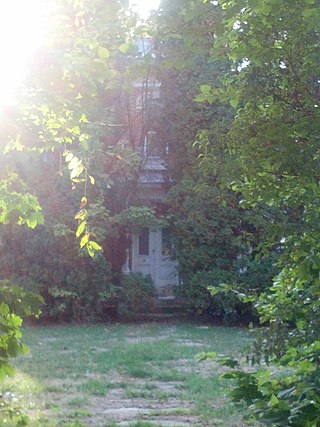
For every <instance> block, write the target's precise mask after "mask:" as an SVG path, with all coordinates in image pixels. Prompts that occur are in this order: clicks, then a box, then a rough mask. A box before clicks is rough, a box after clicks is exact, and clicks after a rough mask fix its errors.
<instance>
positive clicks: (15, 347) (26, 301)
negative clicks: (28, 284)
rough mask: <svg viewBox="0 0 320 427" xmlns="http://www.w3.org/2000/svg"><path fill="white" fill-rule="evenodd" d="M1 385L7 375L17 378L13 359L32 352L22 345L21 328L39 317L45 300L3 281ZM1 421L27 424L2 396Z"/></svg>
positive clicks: (0, 283)
mask: <svg viewBox="0 0 320 427" xmlns="http://www.w3.org/2000/svg"><path fill="white" fill-rule="evenodd" d="M0 301H1V303H0V382H2V381H3V379H4V378H5V377H6V376H7V375H12V374H13V367H12V366H11V365H10V359H11V358H13V357H16V356H18V355H19V354H25V353H27V352H28V348H27V346H26V345H25V344H23V343H22V340H21V338H22V333H21V325H22V319H23V318H25V317H31V316H39V314H40V307H41V306H42V304H43V300H42V298H41V297H40V296H39V295H37V294H35V293H34V292H26V291H24V290H23V289H21V288H19V287H18V286H16V285H13V284H12V283H11V282H10V281H9V280H1V281H0ZM0 416H1V420H5V419H6V418H8V419H10V420H11V421H12V422H15V425H17V426H23V425H26V423H27V417H26V416H24V415H23V414H22V413H21V411H20V408H19V405H17V404H15V402H12V401H10V399H9V400H8V399H7V396H6V395H0Z"/></svg>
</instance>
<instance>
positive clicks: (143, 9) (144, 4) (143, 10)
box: [130, 0, 160, 19]
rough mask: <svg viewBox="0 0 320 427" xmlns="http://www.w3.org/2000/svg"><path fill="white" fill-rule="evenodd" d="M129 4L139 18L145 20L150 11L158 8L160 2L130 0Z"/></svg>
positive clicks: (153, 0) (156, 0) (155, 0)
mask: <svg viewBox="0 0 320 427" xmlns="http://www.w3.org/2000/svg"><path fill="white" fill-rule="evenodd" d="M130 3H131V6H132V7H133V9H134V10H135V11H136V12H137V13H138V14H139V16H140V18H141V19H146V18H148V16H149V14H150V11H151V10H153V9H157V8H158V7H159V3H160V0H130Z"/></svg>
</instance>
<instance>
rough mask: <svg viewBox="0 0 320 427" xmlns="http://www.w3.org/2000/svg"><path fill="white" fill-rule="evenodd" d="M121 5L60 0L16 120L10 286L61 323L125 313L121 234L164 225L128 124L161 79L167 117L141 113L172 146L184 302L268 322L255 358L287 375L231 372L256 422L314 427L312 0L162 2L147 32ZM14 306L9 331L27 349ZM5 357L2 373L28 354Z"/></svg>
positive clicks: (1, 218) (9, 160)
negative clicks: (148, 41)
mask: <svg viewBox="0 0 320 427" xmlns="http://www.w3.org/2000/svg"><path fill="white" fill-rule="evenodd" d="M59 3H60V2H59ZM124 3H125V2H123V4H124ZM123 4H122V2H120V1H116V0H113V1H109V2H104V1H100V0H96V1H95V2H89V1H82V2H78V1H71V0H70V1H68V2H61V3H60V6H61V8H62V9H60V10H59V13H58V14H57V16H56V17H55V20H56V25H55V30H56V32H55V33H53V34H52V35H51V37H50V38H49V41H48V43H47V46H45V47H44V49H43V52H42V53H41V55H38V61H37V62H36V64H35V69H34V70H33V73H32V74H31V76H30V78H29V80H28V81H27V82H26V86H25V88H24V89H23V90H21V100H20V103H19V109H18V110H15V111H10V112H7V116H6V117H7V119H6V121H5V122H4V124H3V129H2V130H1V136H2V138H1V144H2V145H3V147H4V151H5V154H2V155H1V156H2V157H1V162H2V164H3V165H5V167H4V168H2V169H1V172H0V173H1V176H0V178H1V180H0V222H1V223H3V224H5V226H3V227H2V228H1V230H0V232H1V236H0V238H1V241H0V243H1V246H0V252H1V257H0V259H1V261H0V262H1V276H2V277H1V278H3V279H4V278H8V279H10V280H11V281H12V282H13V283H18V282H19V283H20V284H22V285H23V286H24V287H25V289H26V291H28V292H29V291H34V290H37V291H40V292H41V293H42V295H43V296H44V297H45V299H46V301H47V303H49V305H47V308H45V309H44V310H45V313H46V315H47V317H50V318H53V319H57V320H61V319H63V320H67V319H68V318H69V319H70V318H72V319H74V320H93V317H92V313H93V310H92V309H93V307H94V317H95V319H103V318H105V316H106V311H105V310H106V307H110V305H111V306H112V305H113V304H114V301H115V300H117V301H118V302H119V298H120V297H119V295H120V294H119V285H120V284H121V283H123V282H122V280H123V279H122V278H121V265H122V262H123V259H124V258H123V257H124V249H125V245H126V244H127V242H126V239H127V234H128V233H127V231H128V227H129V226H130V227H141V226H143V225H144V224H148V222H150V221H155V218H154V215H153V213H154V212H153V210H152V209H149V208H147V207H142V206H139V203H140V201H139V200H138V199H137V198H135V197H134V196H133V195H134V193H135V192H134V189H135V188H136V187H135V186H136V184H137V176H138V170H139V164H140V160H139V153H138V150H137V145H136V141H135V140H134V138H133V137H132V135H131V134H130V129H129V130H128V129H124V127H123V111H124V110H125V108H126V107H127V106H128V100H129V98H130V90H131V88H132V83H133V82H134V80H135V79H136V78H137V76H139V75H148V73H150V67H152V72H153V73H155V74H156V75H157V78H159V79H160V80H161V83H162V95H161V96H162V98H161V105H162V108H160V107H159V109H158V110H157V111H156V115H155V111H154V110H152V109H150V111H148V110H146V117H147V118H148V120H150V121H154V120H155V119H156V120H157V126H158V128H159V129H160V130H161V132H160V134H161V135H162V138H163V140H165V141H167V142H168V144H169V147H170V152H171V158H170V159H169V170H170V172H171V175H172V176H173V177H174V179H175V182H176V185H175V186H174V187H173V188H172V189H171V192H170V194H169V198H168V209H169V215H168V217H167V221H168V222H169V224H170V227H171V228H172V232H173V235H174V240H175V246H176V258H177V259H178V261H179V268H180V277H181V279H182V286H181V287H180V288H181V289H180V290H179V291H180V293H181V294H183V296H184V297H185V298H186V300H187V302H188V305H189V306H190V307H191V308H192V310H194V311H196V312H198V313H201V314H204V315H206V316H207V317H209V318H210V319H214V320H218V319H219V320H221V319H222V320H224V321H225V322H227V323H233V322H239V321H241V320H245V321H250V320H256V319H258V318H259V319H260V322H261V325H262V326H263V328H260V329H259V330H258V331H257V337H256V343H255V345H254V348H253V350H252V353H251V354H250V355H249V356H248V357H249V358H250V359H251V360H252V361H254V362H257V361H258V362H259V361H263V360H265V361H266V362H267V363H272V364H273V366H274V365H275V364H277V365H278V366H279V369H277V370H275V371H271V370H265V369H260V368H259V369H258V370H257V371H256V372H253V373H246V372H243V371H242V370H241V369H240V370H235V371H234V372H233V373H232V374H231V376H232V377H234V378H236V379H237V381H238V387H237V388H236V389H235V391H234V396H235V398H237V399H245V400H246V401H247V402H248V404H249V405H251V409H252V414H253V416H256V417H258V418H260V419H261V420H262V421H265V422H266V423H272V425H278V426H287V425H290V426H297V427H298V426H299V427H301V426H302V427H304V426H305V427H307V426H316V425H319V423H320V403H319V402H320V389H319V387H320V385H319V379H318V378H319V361H320V359H319V354H320V353H319V348H320V340H319V330H320V324H319V318H320V317H319V310H320V305H319V266H320V263H319V251H318V247H319V243H318V242H319V235H320V230H319V221H318V213H319V200H320V198H319V134H320V132H319V131H320V129H319V123H320V122H319V105H318V102H319V61H318V58H319V55H320V52H319V31H320V28H319V22H320V7H319V6H320V5H319V1H318V0H267V1H266V0H237V1H236V0H221V1H219V2H216V1H205V0H189V1H187V2H186V1H185V0H183V1H182V0H175V1H163V2H162V6H161V8H160V9H159V11H158V12H157V13H155V14H154V15H153V16H152V17H151V19H150V20H149V23H148V24H146V25H144V26H143V28H140V29H139V27H137V26H136V20H135V19H134V17H133V16H132V15H131V14H130V13H127V12H126V10H125V8H124V7H123ZM60 12H61V13H60ZM61 17H63V20H62V21H61ZM111 17H112V18H111ZM115 17H116V18H115ZM57 29H59V31H57ZM146 33H148V34H149V35H151V36H152V37H153V39H154V40H155V45H156V47H157V55H156V57H155V58H153V57H152V55H146V57H145V58H144V60H143V61H141V60H139V61H136V60H135V47H134V41H133V40H134V38H135V36H141V35H142V34H143V36H145V34H146ZM159 105H160V104H159ZM148 120H147V121H146V126H145V131H147V129H148ZM8 135H9V138H8V137H7V136H8ZM125 141H127V143H126V142H125ZM64 165H66V167H65V166H64ZM70 178H71V180H70ZM71 187H72V188H73V190H72V189H71ZM79 204H80V208H79ZM40 205H41V206H42V211H41V208H40ZM74 216H76V220H77V222H74ZM44 218H45V222H44ZM8 224H9V225H8ZM17 224H18V225H17ZM23 224H26V225H27V226H28V227H30V228H35V227H36V226H38V227H37V228H36V230H34V231H31V230H25V229H22V228H21V225H23ZM75 233H76V236H77V237H78V238H79V242H78V243H80V248H79V246H78V244H77V243H76V242H75V240H74V234H75ZM98 242H99V243H98ZM101 249H103V252H102V250H101ZM94 254H96V256H95V257H94V258H93V259H91V258H90V257H89V255H94ZM31 261H32V262H31ZM272 278H273V281H272ZM135 280H136V278H133V279H132V281H131V280H130V279H129V280H128V279H126V280H125V282H124V286H125V288H127V289H128V294H130V292H132V288H134V286H133V287H132V283H135ZM208 287H209V288H210V289H211V294H210V293H209V292H208ZM4 289H5V290H6V289H8V282H4ZM9 289H10V287H9ZM12 289H13V290H14V293H15V295H16V298H17V299H19V300H21V301H22V302H23V301H24V298H22V297H19V292H20V291H18V290H16V288H12ZM143 289H144V290H145V291H146V292H147V289H149V285H148V283H147V282H146V283H144V288H143ZM23 292H24V291H23ZM139 292H140V290H139ZM4 295H6V299H8V293H4ZM10 295H11V296H10V298H11V299H10V300H9V301H7V302H2V304H1V306H0V310H1V311H0V313H1V316H2V317H1V318H0V319H1V320H0V321H1V324H2V325H3V326H4V327H5V328H6V331H7V332H10V331H12V336H13V337H14V339H15V341H14V344H13V345H14V346H15V348H16V349H18V347H19V339H20V335H19V331H18V327H19V323H20V322H21V320H19V319H18V318H15V316H16V315H18V314H19V313H16V312H15V311H14V310H17V308H16V307H15V306H14V304H13V303H14V298H15V297H14V296H13V297H12V295H13V294H10ZM23 295H25V296H26V297H28V298H29V297H30V298H32V300H33V302H34V303H35V304H32V305H35V307H34V310H35V311H37V310H38V302H39V300H37V299H36V297H35V296H34V295H33V294H28V293H27V294H23ZM121 298H123V299H124V301H125V299H126V294H122V296H121ZM127 301H128V300H127ZM130 301H134V298H130ZM137 301H138V300H137ZM138 302H139V301H138ZM138 305H139V304H138ZM28 307H29V306H28ZM136 308H137V307H136ZM137 309H138V308H137ZM128 310H129V311H130V310H135V308H134V307H131V306H130V305H129V306H128V304H127V311H128ZM32 311H33V309H32V307H31V305H30V307H29V308H28V309H22V310H20V313H21V314H31V312H32ZM124 311H125V310H124ZM14 313H16V314H14ZM11 316H12V319H13V323H10V322H9V321H8V319H9V318H11ZM14 319H16V320H14ZM6 345H7V344H1V350H3V355H2V356H1V359H0V363H1V365H0V368H1V367H2V366H5V367H6V366H7V360H8V358H9V357H10V356H13V355H15V354H16V353H17V350H14V351H11V350H8V348H9V347H8V345H7V347H5V346H6ZM227 363H231V362H230V360H227Z"/></svg>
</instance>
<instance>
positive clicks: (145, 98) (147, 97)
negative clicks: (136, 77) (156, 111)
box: [136, 87, 160, 110]
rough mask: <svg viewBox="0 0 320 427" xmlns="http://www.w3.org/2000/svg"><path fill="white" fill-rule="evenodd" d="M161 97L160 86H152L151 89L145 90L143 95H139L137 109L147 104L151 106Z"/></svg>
mask: <svg viewBox="0 0 320 427" xmlns="http://www.w3.org/2000/svg"><path fill="white" fill-rule="evenodd" d="M159 98H160V87H156V88H151V89H150V90H147V91H143V93H142V94H141V95H139V96H138V97H137V101H136V110H143V109H144V108H146V107H147V106H150V105H152V104H153V103H154V101H157V100H158V99H159Z"/></svg>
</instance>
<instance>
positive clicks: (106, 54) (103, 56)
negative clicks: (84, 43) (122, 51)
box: [98, 46, 110, 59]
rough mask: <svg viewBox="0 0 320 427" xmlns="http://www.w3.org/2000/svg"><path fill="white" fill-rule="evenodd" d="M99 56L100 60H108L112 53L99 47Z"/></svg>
mask: <svg viewBox="0 0 320 427" xmlns="http://www.w3.org/2000/svg"><path fill="white" fill-rule="evenodd" d="M98 56H99V58H100V59H108V58H109V56H110V53H109V51H108V49H107V48H105V47H103V46H99V47H98Z"/></svg>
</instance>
